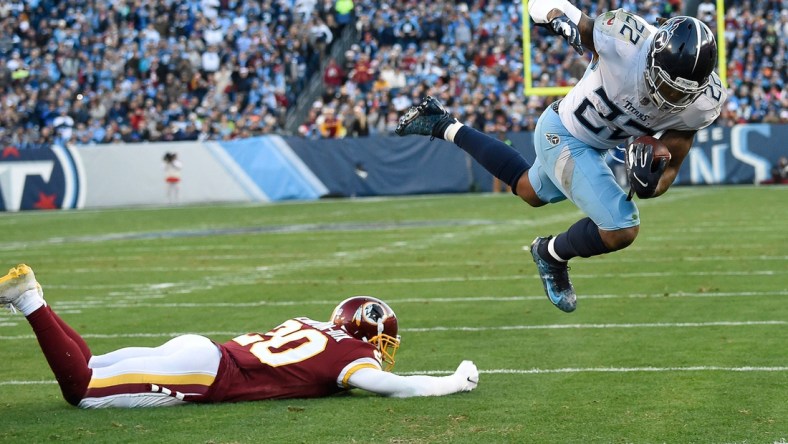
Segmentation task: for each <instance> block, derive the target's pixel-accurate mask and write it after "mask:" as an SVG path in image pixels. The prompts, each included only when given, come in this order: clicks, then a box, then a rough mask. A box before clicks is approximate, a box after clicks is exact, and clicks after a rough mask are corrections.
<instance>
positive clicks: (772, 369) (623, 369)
mask: <svg viewBox="0 0 788 444" xmlns="http://www.w3.org/2000/svg"><path fill="white" fill-rule="evenodd" d="M662 372H670V373H680V372H728V373H755V372H766V373H774V372H788V367H749V366H745V367H720V366H714V365H711V366H705V365H702V366H691V367H588V368H571V367H570V368H530V369H512V368H499V369H490V370H484V369H479V373H480V374H483V375H543V374H553V373H662ZM452 373H454V370H418V371H411V372H397V374H398V375H403V376H407V375H450V374H452ZM56 383H57V381H55V380H52V379H46V380H37V381H20V380H12V381H0V386H16V385H52V384H56Z"/></svg>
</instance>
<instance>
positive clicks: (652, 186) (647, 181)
mask: <svg viewBox="0 0 788 444" xmlns="http://www.w3.org/2000/svg"><path fill="white" fill-rule="evenodd" d="M653 163H654V147H653V146H651V145H646V144H643V143H631V144H629V145H627V149H626V160H625V162H624V164H625V165H626V167H627V178H628V179H629V194H628V195H627V200H631V199H632V194H633V193H634V194H637V195H638V197H639V198H641V199H648V198H651V197H654V194H655V193H656V192H657V185H658V184H659V178H660V177H662V173H663V172H665V168H667V166H668V159H667V158H664V157H663V158H661V159H659V160H658V161H657V164H656V165H653Z"/></svg>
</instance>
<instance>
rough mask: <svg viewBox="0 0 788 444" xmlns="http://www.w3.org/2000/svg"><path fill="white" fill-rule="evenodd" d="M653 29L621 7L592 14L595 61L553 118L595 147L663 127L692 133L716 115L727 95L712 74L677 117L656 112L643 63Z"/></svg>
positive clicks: (710, 121)
mask: <svg viewBox="0 0 788 444" xmlns="http://www.w3.org/2000/svg"><path fill="white" fill-rule="evenodd" d="M656 30H657V28H656V27H654V26H652V25H650V24H648V23H646V21H645V20H643V19H642V18H640V17H638V16H636V15H633V14H631V13H629V12H626V11H624V10H623V9H617V10H615V11H610V12H607V13H604V14H602V15H600V16H598V17H597V18H596V20H595V23H594V46H595V48H596V52H597V54H598V57H595V58H594V60H593V61H592V62H591V64H590V65H589V66H588V68H587V69H586V72H585V73H584V74H583V78H582V79H580V81H579V82H578V83H577V85H575V87H574V88H572V90H571V91H570V92H569V94H567V95H566V97H565V98H564V99H563V100H562V101H561V106H560V111H559V115H560V117H561V122H562V123H563V124H564V126H565V127H566V128H567V129H568V130H569V132H570V133H571V134H572V135H573V136H575V137H577V138H578V139H580V140H581V141H583V142H585V143H587V144H589V145H591V146H593V147H595V148H599V149H608V148H613V147H615V146H616V145H619V144H621V143H623V142H625V141H626V140H627V138H628V137H629V136H642V135H644V134H655V133H658V132H660V131H664V130H667V129H672V130H677V131H695V130H698V129H701V128H705V127H707V126H709V125H710V124H711V123H712V122H714V120H715V119H716V118H717V117H718V116H719V115H720V110H721V108H722V104H723V103H724V102H725V99H726V97H727V93H726V91H725V88H723V86H722V82H721V81H720V78H719V77H718V76H717V74H716V73H712V76H711V81H710V82H709V87H708V88H707V89H706V92H705V93H704V94H702V95H701V96H700V97H698V98H697V99H696V100H695V102H693V103H692V104H691V105H690V106H688V107H687V108H686V109H684V110H682V111H681V112H678V113H670V112H669V111H664V110H660V109H659V108H658V107H657V106H655V105H654V103H653V102H652V101H651V99H650V98H649V94H648V88H647V86H646V80H645V71H646V59H647V55H648V51H649V46H650V45H651V41H652V40H653V39H654V35H655V34H656Z"/></svg>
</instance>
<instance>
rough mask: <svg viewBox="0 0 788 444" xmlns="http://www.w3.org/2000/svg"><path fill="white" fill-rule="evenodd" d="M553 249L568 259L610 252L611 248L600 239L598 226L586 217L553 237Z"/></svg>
mask: <svg viewBox="0 0 788 444" xmlns="http://www.w3.org/2000/svg"><path fill="white" fill-rule="evenodd" d="M546 244H547V242H545V246H546ZM553 251H555V254H556V255H558V257H560V258H561V259H563V260H565V261H568V260H569V259H572V258H573V257H577V256H580V257H591V256H597V255H600V254H605V253H610V251H611V250H610V249H609V248H607V247H606V246H605V243H604V242H603V241H602V236H601V235H600V234H599V228H598V227H597V226H596V224H595V223H594V221H592V220H591V218H589V217H586V218H585V219H580V220H579V221H577V222H575V223H574V224H573V225H572V226H571V227H569V229H568V230H566V231H565V232H563V233H561V234H559V235H558V236H556V237H555V240H554V241H553ZM540 254H541V252H540ZM543 257H547V256H543Z"/></svg>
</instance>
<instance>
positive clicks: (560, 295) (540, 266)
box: [531, 237, 577, 313]
mask: <svg viewBox="0 0 788 444" xmlns="http://www.w3.org/2000/svg"><path fill="white" fill-rule="evenodd" d="M549 241H550V238H549V237H537V238H536V239H534V241H533V243H531V256H533V258H534V262H536V268H537V270H539V277H540V278H541V279H542V285H544V291H545V292H546V293H547V298H548V299H550V302H552V303H553V305H555V306H556V307H558V308H559V309H560V310H561V311H565V312H567V313H571V312H573V311H575V308H576V307H577V295H575V289H574V287H573V286H572V281H570V280H569V266H568V265H567V264H565V263H564V264H561V265H554V264H553V263H551V262H548V261H546V260H545V259H544V258H542V256H541V255H540V254H539V244H541V243H542V242H549Z"/></svg>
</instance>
